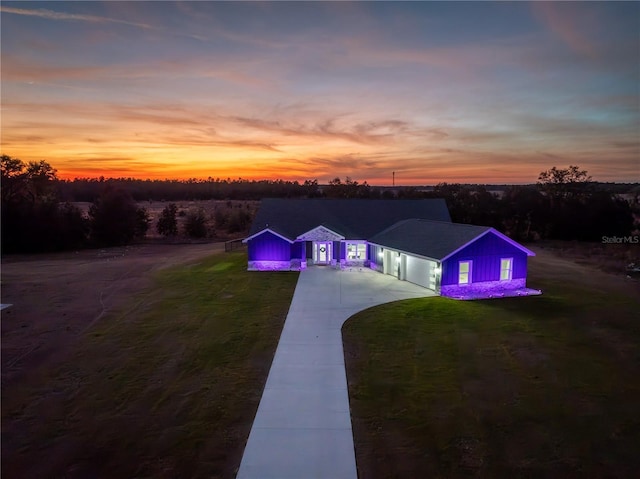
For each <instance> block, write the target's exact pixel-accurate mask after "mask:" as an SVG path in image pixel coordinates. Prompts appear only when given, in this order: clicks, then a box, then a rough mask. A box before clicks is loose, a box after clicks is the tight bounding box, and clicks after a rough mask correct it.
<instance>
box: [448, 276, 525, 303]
mask: <svg viewBox="0 0 640 479" xmlns="http://www.w3.org/2000/svg"><path fill="white" fill-rule="evenodd" d="M526 283H527V280H526V278H518V279H512V280H510V281H482V282H479V283H471V284H465V285H458V284H449V285H443V286H442V287H441V289H440V294H442V296H449V297H451V298H457V297H464V296H467V295H473V296H478V295H482V296H486V297H489V296H490V295H492V294H497V293H500V292H502V291H510V290H512V289H521V288H525V287H526Z"/></svg>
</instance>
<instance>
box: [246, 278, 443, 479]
mask: <svg viewBox="0 0 640 479" xmlns="http://www.w3.org/2000/svg"><path fill="white" fill-rule="evenodd" d="M258 274H259V273H258ZM431 295H433V293H432V292H430V291H429V290H427V289H424V288H421V287H419V286H416V285H414V284H412V283H408V282H406V281H398V280H397V279H396V278H394V277H392V276H388V275H384V274H380V273H376V272H374V271H372V270H370V269H366V268H362V269H360V268H353V270H344V271H339V270H334V269H331V268H328V267H319V266H314V267H310V268H308V269H306V270H304V271H302V272H301V273H300V278H299V279H298V284H297V285H296V289H295V293H294V295H293V300H292V301H291V307H290V309H289V313H288V315H287V319H286V321H285V324H284V328H283V330H282V335H281V337H280V342H279V343H278V348H277V350H276V354H275V357H274V359H273V363H272V365H271V370H270V371H269V377H268V378H267V383H266V386H265V389H264V392H263V394H262V399H261V400H260V405H259V407H258V412H257V414H256V417H255V420H254V422H253V426H252V428H251V433H250V435H249V439H248V441H247V445H246V448H245V451H244V455H243V457H242V462H241V464H240V469H239V471H238V475H237V478H238V479H343V478H344V479H356V478H357V472H356V461H355V452H354V447H353V434H352V431H351V416H350V414H349V394H348V391H347V379H346V373H345V367H344V353H343V349H342V333H341V328H342V325H343V323H344V322H345V321H346V320H347V319H348V318H349V317H350V316H352V315H353V314H355V313H357V312H358V311H361V310H363V309H367V308H369V307H371V306H375V305H378V304H382V303H388V302H390V301H396V300H400V299H408V298H417V297H423V296H431Z"/></svg>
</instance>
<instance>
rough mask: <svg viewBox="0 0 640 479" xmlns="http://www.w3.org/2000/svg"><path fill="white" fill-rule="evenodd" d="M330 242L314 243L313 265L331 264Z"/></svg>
mask: <svg viewBox="0 0 640 479" xmlns="http://www.w3.org/2000/svg"><path fill="white" fill-rule="evenodd" d="M331 246H332V243H331V241H314V243H313V262H314V263H315V264H329V263H331Z"/></svg>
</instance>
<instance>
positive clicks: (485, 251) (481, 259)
mask: <svg viewBox="0 0 640 479" xmlns="http://www.w3.org/2000/svg"><path fill="white" fill-rule="evenodd" d="M501 258H513V273H512V278H513V279H519V278H526V276H527V254H526V253H525V252H524V251H522V250H520V249H519V248H517V247H515V246H514V245H512V244H510V243H508V242H507V241H505V240H503V239H501V238H499V237H497V236H496V235H494V234H493V233H487V234H486V235H484V236H482V237H481V238H479V239H477V240H476V241H474V242H473V243H471V244H469V245H467V246H466V247H464V248H463V249H462V250H460V251H458V252H457V253H456V254H454V255H453V256H451V257H450V258H447V260H446V261H445V262H444V264H443V265H442V280H441V284H442V285H451V284H458V262H459V261H468V260H471V261H472V262H473V264H472V267H471V282H472V283H478V282H481V281H498V280H499V279H500V259H501Z"/></svg>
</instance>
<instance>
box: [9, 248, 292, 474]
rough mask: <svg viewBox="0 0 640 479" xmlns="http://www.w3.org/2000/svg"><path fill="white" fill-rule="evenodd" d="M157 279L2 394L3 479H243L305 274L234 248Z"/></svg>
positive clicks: (164, 273) (179, 268)
mask: <svg viewBox="0 0 640 479" xmlns="http://www.w3.org/2000/svg"><path fill="white" fill-rule="evenodd" d="M155 275H156V276H155V282H154V285H153V286H152V287H151V288H149V289H148V290H146V291H145V292H144V293H143V294H138V295H136V296H135V297H134V298H133V299H132V301H131V303H130V304H129V306H128V307H127V308H125V309H123V311H125V310H126V311H127V312H126V313H121V314H118V315H113V314H112V315H110V316H107V317H105V318H103V319H102V320H101V321H100V322H99V323H97V324H96V326H94V327H93V328H91V329H89V330H88V331H87V332H86V333H85V334H84V335H82V336H80V337H79V338H78V342H77V345H76V347H75V348H74V351H73V353H72V355H71V360H69V361H66V362H65V363H64V364H63V365H61V366H60V367H58V368H56V369H55V370H54V371H50V370H49V369H47V368H46V367H45V368H43V369H42V374H47V375H48V377H43V378H42V380H41V381H39V382H38V384H41V386H40V387H39V388H37V389H34V388H27V387H23V386H22V385H21V384H16V385H15V387H14V388H12V390H11V391H8V390H6V389H5V390H3V404H2V410H3V463H2V472H3V474H2V476H3V477H7V478H9V477H67V478H76V477H78V478H80V477H82V478H85V477H154V478H156V477H158V478H162V477H207V478H211V477H225V478H231V477H234V475H235V471H236V469H237V467H238V466H239V464H240V459H241V456H242V450H243V448H244V444H245V442H246V439H247V437H248V434H249V431H250V429H251V423H252V421H253V417H254V416H255V411H256V410H257V406H258V403H259V400H260V396H261V394H262V389H263V387H264V383H265V381H266V377H267V374H268V370H269V366H270V364H271V361H272V358H273V353H274V351H275V349H276V345H277V342H278V338H279V336H280V331H281V329H282V325H283V323H284V320H285V317H286V314H287V311H288V307H289V304H290V301H291V297H292V295H293V290H294V288H295V284H296V281H297V274H294V273H289V274H282V273H260V274H256V273H247V272H246V254H243V253H231V254H218V255H215V256H211V257H208V258H206V259H204V260H202V261H200V262H199V263H196V264H192V265H188V266H178V267H172V268H169V269H165V270H162V271H159V272H156V273H155ZM8 423H11V424H12V426H13V427H12V431H13V432H12V436H11V437H10V438H9V437H8V436H6V435H5V434H4V430H5V429H4V427H5V425H7V424H8ZM16 431H19V433H18V432H16Z"/></svg>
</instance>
